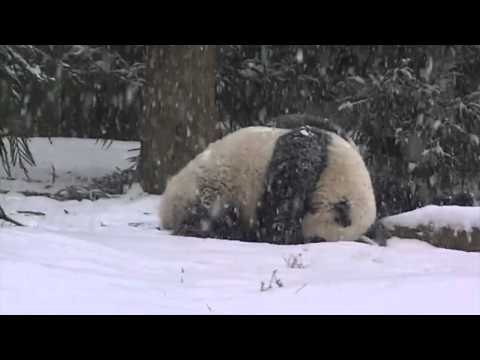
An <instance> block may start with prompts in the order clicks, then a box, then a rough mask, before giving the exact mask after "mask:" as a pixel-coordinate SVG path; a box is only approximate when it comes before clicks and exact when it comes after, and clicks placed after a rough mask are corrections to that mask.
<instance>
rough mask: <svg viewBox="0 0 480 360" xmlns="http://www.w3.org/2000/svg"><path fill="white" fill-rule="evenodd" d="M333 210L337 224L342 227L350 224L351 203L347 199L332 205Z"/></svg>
mask: <svg viewBox="0 0 480 360" xmlns="http://www.w3.org/2000/svg"><path fill="white" fill-rule="evenodd" d="M333 211H334V213H335V216H334V220H335V222H336V223H337V224H338V225H340V226H343V227H349V226H351V225H352V217H351V205H350V202H349V201H348V200H347V199H345V200H342V201H339V202H338V203H336V204H335V205H333Z"/></svg>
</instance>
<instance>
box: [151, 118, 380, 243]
mask: <svg viewBox="0 0 480 360" xmlns="http://www.w3.org/2000/svg"><path fill="white" fill-rule="evenodd" d="M375 218H376V205H375V197H374V192H373V188H372V182H371V178H370V174H369V172H368V170H367V168H366V166H365V163H364V161H363V159H362V157H361V155H360V154H359V152H358V150H357V148H356V147H355V145H354V144H353V143H352V142H350V141H347V139H344V138H342V137H341V136H339V135H337V134H335V133H333V132H330V131H327V130H322V129H319V128H316V127H310V126H303V127H299V128H296V129H280V128H270V127H259V126H256V127H247V128H243V129H241V130H238V131H236V132H234V133H231V134H229V135H227V136H225V137H224V138H222V139H220V140H218V141H216V142H214V143H212V144H210V145H209V146H208V148H207V149H206V150H205V151H204V152H202V153H201V154H199V155H198V156H197V157H196V158H194V159H193V160H192V161H190V163H188V164H187V165H186V167H185V168H183V169H182V170H181V171H180V172H179V173H178V174H177V175H175V176H173V177H172V178H171V179H170V180H169V181H168V183H167V187H166V190H165V192H164V194H163V197H162V201H161V205H160V223H161V227H162V228H163V229H166V230H173V234H174V235H180V236H192V237H202V238H207V237H208V238H220V239H231V240H243V241H256V242H268V243H275V244H300V243H310V242H323V241H342V240H343V241H356V240H358V239H359V238H360V237H361V236H362V235H363V234H364V233H366V231H367V230H368V229H369V227H370V226H371V225H372V224H373V223H374V221H375Z"/></svg>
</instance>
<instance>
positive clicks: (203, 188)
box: [160, 127, 288, 229]
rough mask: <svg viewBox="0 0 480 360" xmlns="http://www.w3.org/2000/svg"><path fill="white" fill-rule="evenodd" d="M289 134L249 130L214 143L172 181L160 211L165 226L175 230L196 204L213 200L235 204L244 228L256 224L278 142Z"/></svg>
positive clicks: (232, 134) (258, 129) (278, 130)
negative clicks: (259, 204) (266, 179)
mask: <svg viewBox="0 0 480 360" xmlns="http://www.w3.org/2000/svg"><path fill="white" fill-rule="evenodd" d="M286 132H288V130H284V129H275V128H267V127H247V128H243V129H240V130H238V131H236V132H234V133H231V134H229V135H227V136H225V137H223V138H222V139H220V140H217V141H215V142H213V143H211V144H210V145H209V146H208V147H207V149H205V151H203V152H202V153H200V154H199V155H198V156H197V157H195V158H194V159H193V160H192V161H190V162H189V163H188V164H187V166H185V168H183V169H182V170H181V171H180V172H179V173H178V174H177V175H175V176H174V177H172V178H171V179H170V180H169V182H168V184H167V188H166V190H165V192H164V194H163V199H162V203H161V208H160V217H161V221H162V226H163V227H164V228H166V229H173V228H175V227H176V226H177V225H178V224H179V223H180V222H181V221H182V220H183V218H184V217H185V216H188V214H187V212H188V209H189V208H190V207H191V206H192V204H194V203H195V202H197V201H199V200H200V201H201V202H204V203H205V202H209V201H210V200H209V199H207V198H209V197H218V199H219V200H220V201H221V203H220V204H219V205H223V204H226V203H230V204H231V203H234V204H235V205H237V206H239V207H240V209H241V212H240V213H241V216H242V222H243V223H244V225H248V224H251V223H253V222H254V221H255V220H256V219H255V217H256V205H257V203H258V201H260V196H261V194H262V193H263V190H264V177H265V172H266V170H267V167H268V164H269V161H270V159H271V156H272V153H273V150H274V147H275V144H276V141H277V140H278V138H279V137H280V136H281V135H282V134H284V133H286Z"/></svg>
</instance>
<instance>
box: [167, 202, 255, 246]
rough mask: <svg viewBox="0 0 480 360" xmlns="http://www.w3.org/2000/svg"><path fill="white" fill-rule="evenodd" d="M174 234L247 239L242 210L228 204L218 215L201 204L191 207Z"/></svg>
mask: <svg viewBox="0 0 480 360" xmlns="http://www.w3.org/2000/svg"><path fill="white" fill-rule="evenodd" d="M173 235H179V236H191V237H199V238H214V239H225V240H247V239H246V238H245V233H244V231H243V230H242V228H241V224H240V210H239V208H238V207H236V206H234V205H231V204H229V205H226V206H224V207H223V208H222V209H220V211H219V212H218V214H216V216H212V215H211V212H210V210H209V209H208V208H207V207H206V206H204V205H201V204H196V205H194V206H192V208H190V209H189V214H188V215H187V216H186V218H185V220H184V221H183V222H182V223H181V224H180V225H179V226H178V227H177V228H176V229H175V230H174V231H173Z"/></svg>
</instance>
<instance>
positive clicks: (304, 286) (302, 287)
mask: <svg viewBox="0 0 480 360" xmlns="http://www.w3.org/2000/svg"><path fill="white" fill-rule="evenodd" d="M307 285H308V284H303V286H301V287H300V288H299V289H298V290H297V291H295V294H298V293H299V292H300V291H302V290H303V289H305V288H306V287H307Z"/></svg>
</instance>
